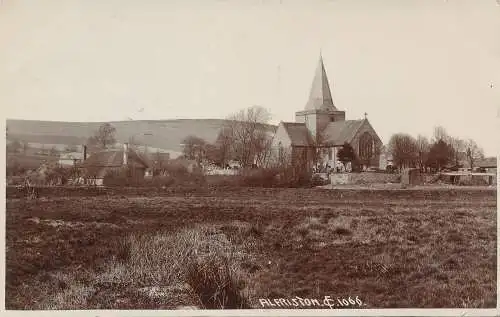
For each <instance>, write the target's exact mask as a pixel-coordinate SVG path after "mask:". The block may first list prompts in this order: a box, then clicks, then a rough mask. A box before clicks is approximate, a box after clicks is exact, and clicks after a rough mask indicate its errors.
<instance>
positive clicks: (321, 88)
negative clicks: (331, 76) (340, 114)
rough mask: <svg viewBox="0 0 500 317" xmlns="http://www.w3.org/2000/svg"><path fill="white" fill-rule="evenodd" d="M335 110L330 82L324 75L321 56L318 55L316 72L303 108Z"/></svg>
mask: <svg viewBox="0 0 500 317" xmlns="http://www.w3.org/2000/svg"><path fill="white" fill-rule="evenodd" d="M319 109H321V110H337V108H335V106H334V104H333V99H332V92H331V91H330V84H329V83H328V77H327V76H326V70H325V65H324V64H323V57H322V56H320V58H319V63H318V67H317V68H316V73H315V74H314V79H313V83H312V86H311V91H310V93H309V100H308V101H307V104H306V107H305V110H319Z"/></svg>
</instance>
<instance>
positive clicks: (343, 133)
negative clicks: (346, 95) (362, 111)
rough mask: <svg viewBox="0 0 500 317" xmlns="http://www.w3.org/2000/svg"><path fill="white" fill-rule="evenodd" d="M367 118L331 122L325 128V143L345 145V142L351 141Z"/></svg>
mask: <svg viewBox="0 0 500 317" xmlns="http://www.w3.org/2000/svg"><path fill="white" fill-rule="evenodd" d="M365 120H366V119H365ZM365 120H346V121H336V122H330V123H329V124H328V125H327V126H326V128H325V129H324V130H323V135H322V137H323V143H327V144H331V145H334V146H340V145H343V144H344V143H345V142H349V143H350V142H351V141H352V139H353V138H354V136H355V135H356V132H358V130H359V128H361V126H362V125H363V123H364V122H365Z"/></svg>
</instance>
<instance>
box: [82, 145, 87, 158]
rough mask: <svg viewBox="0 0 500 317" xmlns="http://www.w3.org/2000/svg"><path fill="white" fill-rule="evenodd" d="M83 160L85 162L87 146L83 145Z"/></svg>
mask: <svg viewBox="0 0 500 317" xmlns="http://www.w3.org/2000/svg"><path fill="white" fill-rule="evenodd" d="M83 160H84V161H85V160H87V146H86V145H85V144H84V145H83Z"/></svg>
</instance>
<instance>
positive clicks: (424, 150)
mask: <svg viewBox="0 0 500 317" xmlns="http://www.w3.org/2000/svg"><path fill="white" fill-rule="evenodd" d="M416 146H417V163H418V166H419V168H420V170H421V171H423V170H424V168H425V164H426V162H427V158H428V156H429V151H430V148H431V145H430V143H429V140H428V139H427V138H426V137H425V136H423V135H418V136H417V140H416Z"/></svg>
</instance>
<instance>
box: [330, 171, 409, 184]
mask: <svg viewBox="0 0 500 317" xmlns="http://www.w3.org/2000/svg"><path fill="white" fill-rule="evenodd" d="M399 180H400V176H399V175H398V174H388V173H375V172H373V173H372V172H363V173H332V174H330V182H331V183H332V184H334V185H335V184H336V185H340V184H345V185H362V184H387V183H398V182H399Z"/></svg>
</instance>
